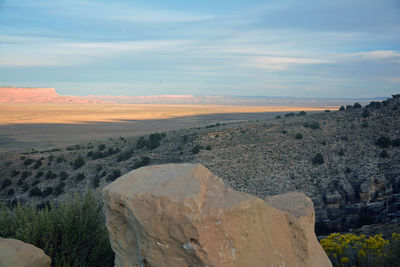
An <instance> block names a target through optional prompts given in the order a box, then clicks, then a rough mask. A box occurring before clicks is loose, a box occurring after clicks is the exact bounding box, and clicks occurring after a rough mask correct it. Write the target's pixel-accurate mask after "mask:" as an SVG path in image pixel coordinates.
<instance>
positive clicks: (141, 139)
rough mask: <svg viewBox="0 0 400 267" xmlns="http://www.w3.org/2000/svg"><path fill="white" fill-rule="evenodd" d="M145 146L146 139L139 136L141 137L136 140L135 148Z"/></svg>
mask: <svg viewBox="0 0 400 267" xmlns="http://www.w3.org/2000/svg"><path fill="white" fill-rule="evenodd" d="M145 146H146V140H145V139H144V137H143V136H141V137H140V138H139V140H137V142H136V148H137V149H141V148H143V147H145Z"/></svg>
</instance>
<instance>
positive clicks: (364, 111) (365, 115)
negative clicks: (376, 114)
mask: <svg viewBox="0 0 400 267" xmlns="http://www.w3.org/2000/svg"><path fill="white" fill-rule="evenodd" d="M369 115H370V113H369V110H368V109H366V108H365V109H364V110H363V112H362V113H361V117H363V118H364V119H365V118H368V117H369Z"/></svg>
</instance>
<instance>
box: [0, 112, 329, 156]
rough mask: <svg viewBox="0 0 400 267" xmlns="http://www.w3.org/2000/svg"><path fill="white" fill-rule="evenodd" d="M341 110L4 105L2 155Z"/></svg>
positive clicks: (0, 134)
mask: <svg viewBox="0 0 400 267" xmlns="http://www.w3.org/2000/svg"><path fill="white" fill-rule="evenodd" d="M336 108H337V107H325V106H324V107H305V106H262V107H260V106H217V105H151V104H143V105H137V104H125V105H122V104H1V105H0V152H7V151H23V150H31V149H47V148H54V147H60V146H65V145H72V144H79V143H83V142H87V141H91V140H95V139H102V138H110V137H112V138H113V137H114V138H115V137H120V136H137V135H143V134H146V133H151V132H156V131H158V132H161V131H168V130H174V129H181V128H191V127H200V126H204V125H207V124H213V123H217V122H220V123H223V122H235V121H244V120H257V119H265V118H273V117H275V116H276V115H277V114H280V113H283V114H284V113H285V112H289V111H293V112H296V111H300V110H304V111H308V112H315V111H321V110H325V109H336Z"/></svg>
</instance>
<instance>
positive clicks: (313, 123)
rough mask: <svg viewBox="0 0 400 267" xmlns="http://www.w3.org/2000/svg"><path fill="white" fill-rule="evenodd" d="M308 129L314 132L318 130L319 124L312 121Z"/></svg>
mask: <svg viewBox="0 0 400 267" xmlns="http://www.w3.org/2000/svg"><path fill="white" fill-rule="evenodd" d="M310 128H311V129H313V130H315V129H319V123H318V122H317V121H313V122H311V123H310Z"/></svg>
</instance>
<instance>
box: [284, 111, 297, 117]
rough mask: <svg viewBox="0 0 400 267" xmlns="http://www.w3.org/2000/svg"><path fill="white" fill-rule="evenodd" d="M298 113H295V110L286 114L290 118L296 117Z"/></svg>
mask: <svg viewBox="0 0 400 267" xmlns="http://www.w3.org/2000/svg"><path fill="white" fill-rule="evenodd" d="M295 115H296V114H295V113H294V112H290V113H286V114H285V115H284V116H285V117H286V118H289V117H294V116H295Z"/></svg>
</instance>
